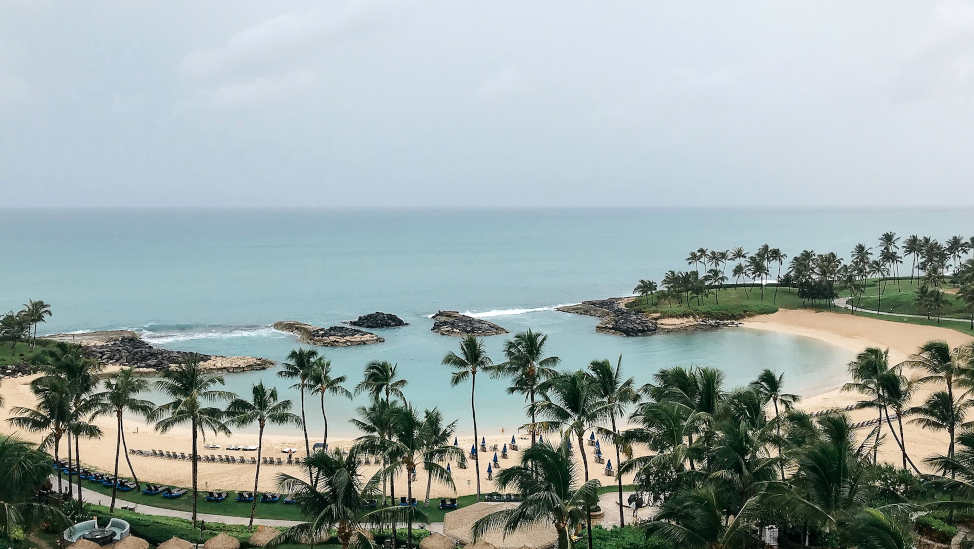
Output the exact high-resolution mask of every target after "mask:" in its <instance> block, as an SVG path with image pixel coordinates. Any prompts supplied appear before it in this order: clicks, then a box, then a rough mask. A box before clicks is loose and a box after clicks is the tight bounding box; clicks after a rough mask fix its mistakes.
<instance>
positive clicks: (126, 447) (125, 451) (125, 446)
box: [119, 418, 142, 490]
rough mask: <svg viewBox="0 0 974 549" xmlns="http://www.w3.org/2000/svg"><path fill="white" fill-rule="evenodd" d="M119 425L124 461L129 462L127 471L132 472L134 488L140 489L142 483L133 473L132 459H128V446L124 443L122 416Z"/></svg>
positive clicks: (123, 421)
mask: <svg viewBox="0 0 974 549" xmlns="http://www.w3.org/2000/svg"><path fill="white" fill-rule="evenodd" d="M119 425H120V426H121V429H120V430H121V431H122V453H123V454H125V462H126V463H128V464H129V472H131V473H132V479H133V480H135V489H136V490H141V489H142V485H141V484H140V483H139V476H138V475H136V474H135V467H132V460H131V459H129V447H128V444H126V443H125V419H124V418H122V419H120V420H119Z"/></svg>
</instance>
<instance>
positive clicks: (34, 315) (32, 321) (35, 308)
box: [23, 299, 51, 348]
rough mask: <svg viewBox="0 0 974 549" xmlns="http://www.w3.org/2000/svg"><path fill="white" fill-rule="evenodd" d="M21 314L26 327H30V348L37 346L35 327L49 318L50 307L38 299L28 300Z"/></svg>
mask: <svg viewBox="0 0 974 549" xmlns="http://www.w3.org/2000/svg"><path fill="white" fill-rule="evenodd" d="M23 313H24V318H25V319H26V320H27V323H28V325H29V326H31V327H32V333H31V340H30V346H31V348H33V347H34V346H35V345H37V325H38V324H39V323H41V322H45V321H46V319H47V318H49V317H50V316H51V306H50V305H49V304H48V303H44V301H43V300H40V299H38V300H34V299H28V300H27V303H25V304H24V310H23Z"/></svg>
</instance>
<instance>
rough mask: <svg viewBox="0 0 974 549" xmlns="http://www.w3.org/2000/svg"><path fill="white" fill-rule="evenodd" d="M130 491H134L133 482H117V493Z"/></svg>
mask: <svg viewBox="0 0 974 549" xmlns="http://www.w3.org/2000/svg"><path fill="white" fill-rule="evenodd" d="M132 490H135V483H134V482H129V481H127V480H122V481H119V483H118V491H119V492H131V491H132Z"/></svg>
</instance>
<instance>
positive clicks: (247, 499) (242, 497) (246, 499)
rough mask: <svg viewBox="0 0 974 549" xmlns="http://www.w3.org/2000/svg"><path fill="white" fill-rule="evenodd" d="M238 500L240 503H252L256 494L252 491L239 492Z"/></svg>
mask: <svg viewBox="0 0 974 549" xmlns="http://www.w3.org/2000/svg"><path fill="white" fill-rule="evenodd" d="M237 501H238V502H239V503H251V502H253V501H254V494H253V493H251V492H237Z"/></svg>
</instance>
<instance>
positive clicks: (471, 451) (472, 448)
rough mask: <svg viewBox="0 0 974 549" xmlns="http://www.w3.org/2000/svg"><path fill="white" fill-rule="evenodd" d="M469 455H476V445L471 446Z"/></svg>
mask: <svg viewBox="0 0 974 549" xmlns="http://www.w3.org/2000/svg"><path fill="white" fill-rule="evenodd" d="M470 453H471V454H476V453H477V445H476V444H474V445H472V446H471V447H470Z"/></svg>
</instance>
